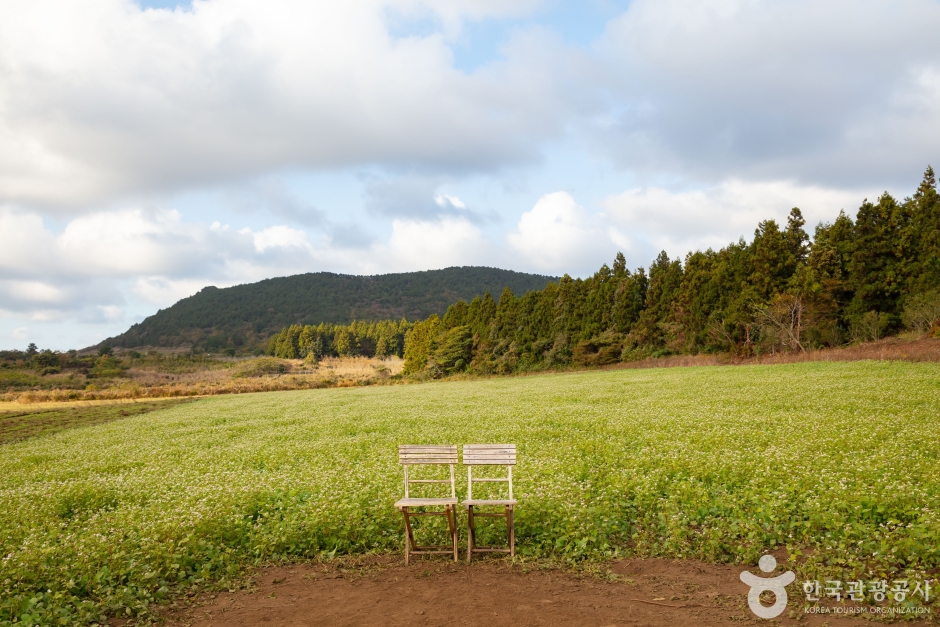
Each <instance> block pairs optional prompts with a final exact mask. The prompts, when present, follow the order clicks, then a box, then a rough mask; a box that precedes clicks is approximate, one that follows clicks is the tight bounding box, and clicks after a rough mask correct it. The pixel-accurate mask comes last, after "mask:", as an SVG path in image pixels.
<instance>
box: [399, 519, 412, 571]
mask: <svg viewBox="0 0 940 627" xmlns="http://www.w3.org/2000/svg"><path fill="white" fill-rule="evenodd" d="M401 513H402V514H403V515H404V517H405V566H407V565H408V562H409V561H410V560H409V558H410V557H411V555H410V554H411V547H412V546H414V543H415V539H414V535H412V533H411V519H410V518H409V517H408V508H407V507H403V508H401Z"/></svg>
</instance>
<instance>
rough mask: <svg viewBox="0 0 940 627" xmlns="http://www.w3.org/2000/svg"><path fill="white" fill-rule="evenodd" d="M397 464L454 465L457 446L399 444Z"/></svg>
mask: <svg viewBox="0 0 940 627" xmlns="http://www.w3.org/2000/svg"><path fill="white" fill-rule="evenodd" d="M398 463H399V464H456V463H457V445H456V444H455V445H452V446H448V445H441V446H438V445H433V444H401V445H399V446H398Z"/></svg>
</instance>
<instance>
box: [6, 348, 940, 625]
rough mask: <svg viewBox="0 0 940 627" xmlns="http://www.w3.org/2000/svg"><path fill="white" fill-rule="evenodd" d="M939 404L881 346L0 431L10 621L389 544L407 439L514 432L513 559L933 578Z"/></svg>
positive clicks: (937, 388)
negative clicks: (845, 359)
mask: <svg viewBox="0 0 940 627" xmlns="http://www.w3.org/2000/svg"><path fill="white" fill-rule="evenodd" d="M938 416H940V366H938V365H937V364H909V363H886V362H855V363H803V364H792V365H778V366H739V367H709V368H674V369H650V370H622V371H607V372H589V373H577V374H562V375H543V376H531V377H517V378H503V379H492V380H482V381H466V382H446V383H433V384H424V385H401V386H386V387H373V388H353V389H330V390H310V391H298V392H277V393H265V394H248V395H240V396H238V395H234V396H226V397H214V398H208V399H204V400H200V401H197V402H194V403H190V404H185V405H178V406H175V407H172V408H169V409H167V410H162V411H157V412H153V413H149V414H145V415H141V416H132V417H129V418H126V419H123V420H120V421H117V422H111V423H108V424H104V425H97V426H91V427H85V428H80V429H73V430H69V431H63V432H59V433H56V434H53V435H48V436H42V437H38V438H34V439H32V440H27V441H24V442H20V443H14V444H8V445H4V446H2V447H0V544H2V547H0V554H2V563H0V624H3V625H6V624H15V623H26V624H36V623H39V624H74V623H94V622H101V621H103V620H104V618H105V617H106V616H114V615H120V616H143V617H146V616H147V615H148V614H149V613H150V612H151V608H152V606H153V604H154V603H159V602H160V601H161V600H165V599H168V598H170V597H172V596H173V595H176V594H179V593H181V592H184V591H186V590H190V589H200V588H204V587H206V586H217V585H229V583H231V582H234V581H237V580H238V577H239V576H240V575H241V573H243V572H244V569H245V567H246V566H249V565H251V564H257V563H263V562H271V561H281V560H293V559H303V558H306V557H315V556H319V557H328V556H333V555H338V554H346V553H358V552H368V551H382V552H386V551H400V550H401V548H402V522H401V516H400V515H399V514H398V513H397V511H396V510H395V509H394V508H393V507H392V504H393V503H394V501H395V500H396V499H397V498H398V497H399V496H401V492H402V487H401V469H400V467H399V466H398V463H397V445H398V444H403V443H439V444H464V443H476V442H481V443H490V442H492V443H502V442H511V443H516V444H517V445H518V447H519V463H518V466H517V467H516V469H515V472H514V475H515V484H516V489H515V492H516V498H518V499H519V502H520V504H519V506H518V509H517V514H516V536H517V552H518V554H519V556H520V558H521V559H535V558H550V559H554V560H557V561H565V562H569V563H583V562H585V561H587V562H598V561H602V560H605V559H610V558H614V557H617V556H625V555H635V556H637V555H638V556H668V557H674V558H696V559H702V560H707V561H712V562H732V563H740V564H743V565H753V564H755V563H756V560H757V558H758V557H759V556H760V555H761V553H762V552H763V551H765V550H767V549H775V548H782V547H786V548H788V549H790V553H791V554H792V555H794V556H795V560H794V561H793V562H792V563H790V564H787V566H788V567H789V568H792V569H794V570H796V571H797V576H798V577H805V578H819V577H826V576H828V577H833V578H836V577H838V578H839V579H841V580H843V581H847V580H851V579H854V578H858V577H862V578H865V579H872V578H874V577H876V576H885V577H887V578H889V579H891V578H897V577H895V575H900V574H907V575H909V576H910V577H911V579H916V578H918V577H920V578H924V577H925V573H927V574H929V573H936V572H937V571H938V569H940V519H938V518H940V419H938ZM457 477H458V481H457V488H458V496H462V493H463V492H465V490H466V470H465V469H464V468H463V467H462V466H458V467H457ZM475 492H476V490H475ZM459 523H460V524H461V526H462V527H465V524H466V523H465V518H464V517H463V516H461V517H460V519H459ZM751 570H754V569H753V568H751ZM931 576H935V574H934V575H931ZM798 601H799V600H796V601H794V602H798Z"/></svg>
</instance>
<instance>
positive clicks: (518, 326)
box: [404, 167, 940, 376]
mask: <svg viewBox="0 0 940 627" xmlns="http://www.w3.org/2000/svg"><path fill="white" fill-rule="evenodd" d="M805 225H806V223H805V220H804V219H803V215H802V213H801V212H800V210H799V209H798V208H794V209H793V210H791V212H790V215H789V217H788V219H787V223H786V224H785V225H779V224H777V223H776V222H775V221H774V220H765V221H763V222H761V223H759V224H758V226H757V229H756V231H755V233H754V239H753V240H752V241H751V242H750V243H746V242H745V241H744V240H743V238H742V239H741V240H739V241H738V242H736V243H732V244H729V245H728V246H726V247H725V248H722V249H720V250H717V251H715V250H711V249H709V250H706V251H696V252H693V253H689V254H688V255H686V257H685V259H684V260H679V259H670V258H669V256H668V255H667V254H666V253H665V252H662V253H660V254H659V256H658V257H657V258H656V260H655V261H654V262H653V263H652V264H651V265H650V267H649V270H648V271H647V270H646V269H644V268H638V269H637V270H636V271H632V272H631V271H630V270H628V269H627V267H626V263H625V260H624V257H623V255H622V254H620V253H618V254H617V257H616V259H615V260H614V262H613V266H612V267H608V266H607V265H606V264H605V265H603V266H602V267H601V268H600V269H599V270H598V271H597V272H596V273H595V274H594V275H593V276H591V277H589V278H586V279H572V278H571V277H569V276H567V275H565V276H564V277H562V278H561V280H560V281H559V282H558V283H550V284H549V285H548V286H546V287H545V288H544V289H542V290H538V291H530V292H528V293H526V294H524V295H523V296H521V297H517V296H516V295H515V294H513V292H512V291H511V290H510V289H509V288H506V289H505V290H503V293H502V294H501V295H500V297H499V301H496V300H494V299H493V298H492V296H491V295H490V294H489V293H487V294H485V295H484V296H483V297H482V298H480V297H477V298H475V299H474V300H473V301H471V302H469V303H467V302H466V301H458V302H457V303H455V304H453V305H451V306H450V307H449V308H448V310H447V312H446V313H445V315H444V316H443V317H439V316H437V315H432V316H430V317H428V318H426V319H425V320H422V321H420V322H417V323H415V324H414V325H413V327H412V328H411V329H410V331H409V332H408V333H407V336H406V338H405V347H404V357H405V373H406V374H417V373H423V374H426V375H429V376H444V375H451V374H456V373H459V372H464V371H470V372H478V373H510V372H515V371H524V370H537V369H544V368H552V367H559V366H566V365H569V364H577V365H602V364H609V363H614V362H617V361H629V360H636V359H642V358H645V357H650V356H665V355H671V354H696V353H717V352H728V353H733V354H735V355H759V354H762V353H764V354H766V353H773V352H777V351H806V350H810V349H814V348H821V347H832V346H839V345H843V344H846V343H849V342H853V341H865V340H874V339H878V338H881V337H884V336H886V335H889V334H895V333H898V332H899V331H900V330H902V328H904V327H905V326H906V327H908V328H910V329H913V330H919V331H927V330H929V329H931V328H934V329H936V327H937V324H938V320H940V295H938V291H940V200H938V194H937V187H936V180H935V177H934V172H933V169H932V168H929V167H928V168H927V171H926V172H925V174H924V178H923V181H922V183H921V184H920V186H919V187H918V188H917V191H916V192H915V193H914V195H913V196H912V197H909V198H906V199H905V200H903V201H898V200H896V199H895V198H893V197H892V196H891V195H889V194H887V193H885V194H883V195H882V196H881V197H880V198H879V199H878V200H877V202H869V201H867V200H866V201H865V202H864V203H863V204H862V206H861V207H860V208H859V210H858V213H857V215H856V217H855V219H854V220H853V219H852V218H850V217H849V216H847V215H846V214H845V213H844V212H840V213H839V215H838V216H837V217H836V219H835V220H834V221H833V222H831V223H821V224H819V225H818V226H817V227H816V229H815V232H814V235H813V237H812V239H811V238H810V237H809V235H808V233H807V232H806V230H805V228H804V227H805Z"/></svg>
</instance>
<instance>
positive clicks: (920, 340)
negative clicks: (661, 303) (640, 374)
mask: <svg viewBox="0 0 940 627" xmlns="http://www.w3.org/2000/svg"><path fill="white" fill-rule="evenodd" d="M865 360H873V361H910V362H938V361H940V340H938V339H935V338H932V337H923V336H913V335H908V336H901V337H889V338H885V339H883V340H878V341H875V342H865V343H863V344H855V345H852V346H843V347H839V348H825V349H820V350H811V351H806V352H803V353H799V352H796V353H775V354H771V355H761V356H759V357H737V356H734V355H728V354H719V355H670V356H669V357H651V358H648V359H642V360H640V361H632V362H626V363H620V364H613V365H611V366H608V367H607V368H608V369H610V370H619V369H623V368H680V367H685V366H733V365H755V364H767V365H770V364H795V363H803V362H810V361H865Z"/></svg>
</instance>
